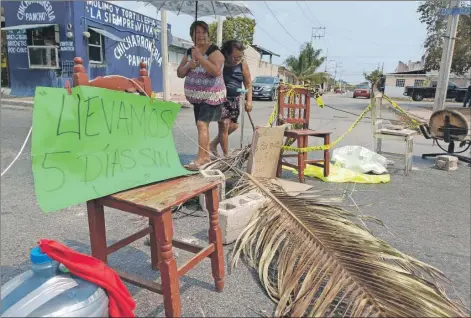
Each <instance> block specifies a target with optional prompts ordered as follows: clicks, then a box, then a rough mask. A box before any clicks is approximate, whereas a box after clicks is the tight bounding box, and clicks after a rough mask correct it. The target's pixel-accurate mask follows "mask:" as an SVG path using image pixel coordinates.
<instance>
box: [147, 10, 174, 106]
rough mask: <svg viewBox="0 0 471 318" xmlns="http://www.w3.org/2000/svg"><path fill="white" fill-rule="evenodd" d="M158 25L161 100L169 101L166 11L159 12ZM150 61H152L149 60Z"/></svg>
mask: <svg viewBox="0 0 471 318" xmlns="http://www.w3.org/2000/svg"><path fill="white" fill-rule="evenodd" d="M160 23H161V28H160V31H161V35H162V36H161V42H160V44H161V45H162V49H161V51H162V74H163V83H162V90H163V98H164V100H166V101H168V100H170V90H169V89H170V87H169V86H170V85H169V81H168V39H167V10H160ZM151 61H152V59H151Z"/></svg>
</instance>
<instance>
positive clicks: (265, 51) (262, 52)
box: [252, 44, 280, 57]
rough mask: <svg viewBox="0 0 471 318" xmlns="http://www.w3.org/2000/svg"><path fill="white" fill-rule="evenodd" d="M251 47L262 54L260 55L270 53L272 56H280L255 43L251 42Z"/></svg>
mask: <svg viewBox="0 0 471 318" xmlns="http://www.w3.org/2000/svg"><path fill="white" fill-rule="evenodd" d="M252 47H253V48H254V49H255V50H256V51H258V53H260V54H262V55H272V56H278V57H280V55H279V54H277V53H274V52H272V51H270V50H267V49H264V48H263V47H261V46H258V45H256V44H252Z"/></svg>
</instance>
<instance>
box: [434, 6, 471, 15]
mask: <svg viewBox="0 0 471 318" xmlns="http://www.w3.org/2000/svg"><path fill="white" fill-rule="evenodd" d="M467 14H471V7H460V8H440V9H439V10H438V15H467Z"/></svg>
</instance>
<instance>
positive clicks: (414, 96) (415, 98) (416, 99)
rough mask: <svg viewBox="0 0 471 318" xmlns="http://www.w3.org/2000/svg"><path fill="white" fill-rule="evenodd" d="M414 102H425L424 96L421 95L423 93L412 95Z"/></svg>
mask: <svg viewBox="0 0 471 318" xmlns="http://www.w3.org/2000/svg"><path fill="white" fill-rule="evenodd" d="M412 100H414V101H416V102H421V101H423V100H424V96H423V95H422V94H421V93H417V92H415V93H414V94H413V95H412Z"/></svg>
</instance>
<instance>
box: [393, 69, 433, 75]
mask: <svg viewBox="0 0 471 318" xmlns="http://www.w3.org/2000/svg"><path fill="white" fill-rule="evenodd" d="M413 74H426V72H425V71H424V70H414V71H407V72H395V73H389V74H388V75H413Z"/></svg>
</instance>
